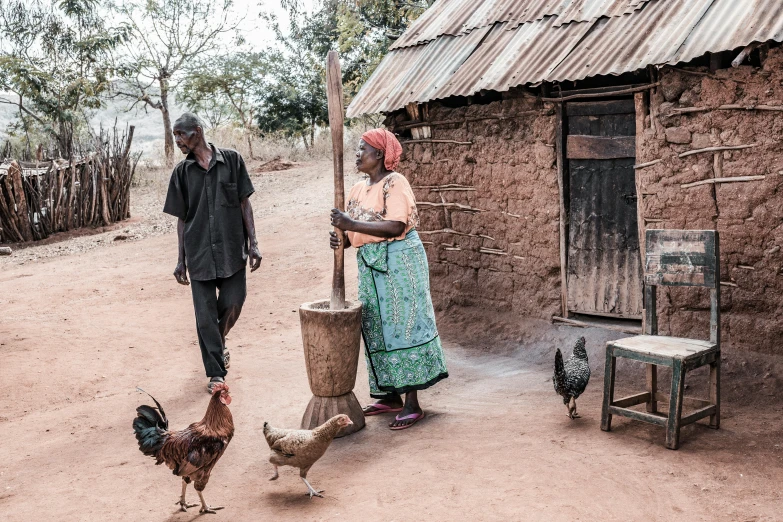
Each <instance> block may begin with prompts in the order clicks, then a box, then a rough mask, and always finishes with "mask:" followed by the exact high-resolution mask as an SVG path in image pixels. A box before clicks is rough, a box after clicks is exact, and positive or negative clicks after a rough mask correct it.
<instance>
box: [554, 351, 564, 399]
mask: <svg viewBox="0 0 783 522" xmlns="http://www.w3.org/2000/svg"><path fill="white" fill-rule="evenodd" d="M554 379H555V389H556V390H557V389H560V390H563V389H565V366H564V365H563V353H562V352H561V351H560V348H558V349H557V352H555V376H554Z"/></svg>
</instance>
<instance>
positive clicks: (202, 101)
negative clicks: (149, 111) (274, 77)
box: [177, 51, 270, 130]
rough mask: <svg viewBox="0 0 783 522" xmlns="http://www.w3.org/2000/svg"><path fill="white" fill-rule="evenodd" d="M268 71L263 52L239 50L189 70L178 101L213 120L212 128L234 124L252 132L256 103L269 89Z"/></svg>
mask: <svg viewBox="0 0 783 522" xmlns="http://www.w3.org/2000/svg"><path fill="white" fill-rule="evenodd" d="M269 70H270V63H269V59H268V58H267V55H266V54H264V53H254V52H247V51H239V52H236V53H226V54H223V55H221V56H217V57H210V58H209V59H207V60H200V61H199V62H198V63H196V64H194V65H193V66H192V67H188V70H187V72H186V76H185V79H184V81H183V83H182V85H181V86H180V91H179V94H178V95H177V99H178V100H179V101H181V102H183V103H184V104H185V105H187V106H188V109H189V110H191V111H193V112H197V113H198V114H201V115H203V117H205V118H207V119H208V120H210V123H211V124H212V126H213V127H217V126H219V125H221V124H223V123H225V122H226V121H234V122H237V123H239V124H240V125H241V126H242V127H243V128H244V129H246V130H250V129H251V128H252V127H253V125H254V122H253V117H254V115H255V109H256V106H255V103H254V102H255V100H256V99H257V98H258V97H259V96H260V95H261V93H262V92H263V91H264V89H265V88H266V76H267V74H268V73H269Z"/></svg>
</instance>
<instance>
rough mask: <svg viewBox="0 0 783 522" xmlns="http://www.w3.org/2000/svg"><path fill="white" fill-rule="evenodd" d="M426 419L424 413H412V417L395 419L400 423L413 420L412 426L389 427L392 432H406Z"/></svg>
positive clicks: (396, 417)
mask: <svg viewBox="0 0 783 522" xmlns="http://www.w3.org/2000/svg"><path fill="white" fill-rule="evenodd" d="M423 418H424V412H421V413H411V414H410V415H405V416H404V417H400V416H399V415H396V416H395V417H394V420H398V421H404V420H412V421H413V422H411V423H410V424H403V425H402V426H389V429H390V430H405V429H408V428H410V427H411V426H413V425H414V424H416V423H417V422H419V421H420V420H421V419H423Z"/></svg>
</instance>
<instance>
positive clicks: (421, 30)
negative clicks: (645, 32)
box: [390, 0, 649, 49]
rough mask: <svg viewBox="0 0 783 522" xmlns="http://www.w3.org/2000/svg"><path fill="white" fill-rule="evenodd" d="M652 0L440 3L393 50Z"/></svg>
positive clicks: (606, 12) (616, 12)
mask: <svg viewBox="0 0 783 522" xmlns="http://www.w3.org/2000/svg"><path fill="white" fill-rule="evenodd" d="M648 1H649V0H485V1H483V2H477V1H476V0H439V1H438V2H436V3H435V4H434V5H433V6H432V7H430V8H429V9H428V10H427V11H425V12H424V14H423V15H422V16H420V17H419V18H418V19H417V20H416V21H415V22H413V23H412V24H411V26H410V27H409V28H408V30H407V31H405V33H404V34H403V35H402V36H400V38H398V39H397V41H396V42H394V45H392V46H391V47H390V49H400V48H402V47H409V46H412V45H419V44H422V43H426V42H431V41H432V40H434V39H435V38H437V37H438V36H442V35H444V34H447V35H451V36H459V35H461V34H465V33H467V32H470V31H472V30H473V29H478V28H479V27H484V26H486V25H492V24H495V23H498V22H511V23H510V24H509V26H508V27H509V28H510V29H513V28H515V27H517V26H519V25H520V24H525V23H529V22H535V21H536V20H541V19H542V18H544V17H547V16H557V17H558V20H557V21H556V24H557V25H563V24H568V23H571V22H588V21H594V20H596V19H597V18H599V17H601V16H620V15H623V14H626V13H631V12H633V11H635V10H637V9H641V8H642V7H643V6H644V4H646V3H647V2H648Z"/></svg>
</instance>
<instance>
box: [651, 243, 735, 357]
mask: <svg viewBox="0 0 783 522" xmlns="http://www.w3.org/2000/svg"><path fill="white" fill-rule="evenodd" d="M718 243H719V242H718V232H717V231H715V230H648V231H647V234H646V238H645V252H646V254H645V255H646V259H645V264H644V285H645V292H644V295H645V333H647V334H648V335H657V334H658V320H657V314H656V309H655V308H656V287H657V286H658V285H661V286H701V287H707V288H709V289H710V341H711V342H713V343H719V342H720V249H719V245H718Z"/></svg>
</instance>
